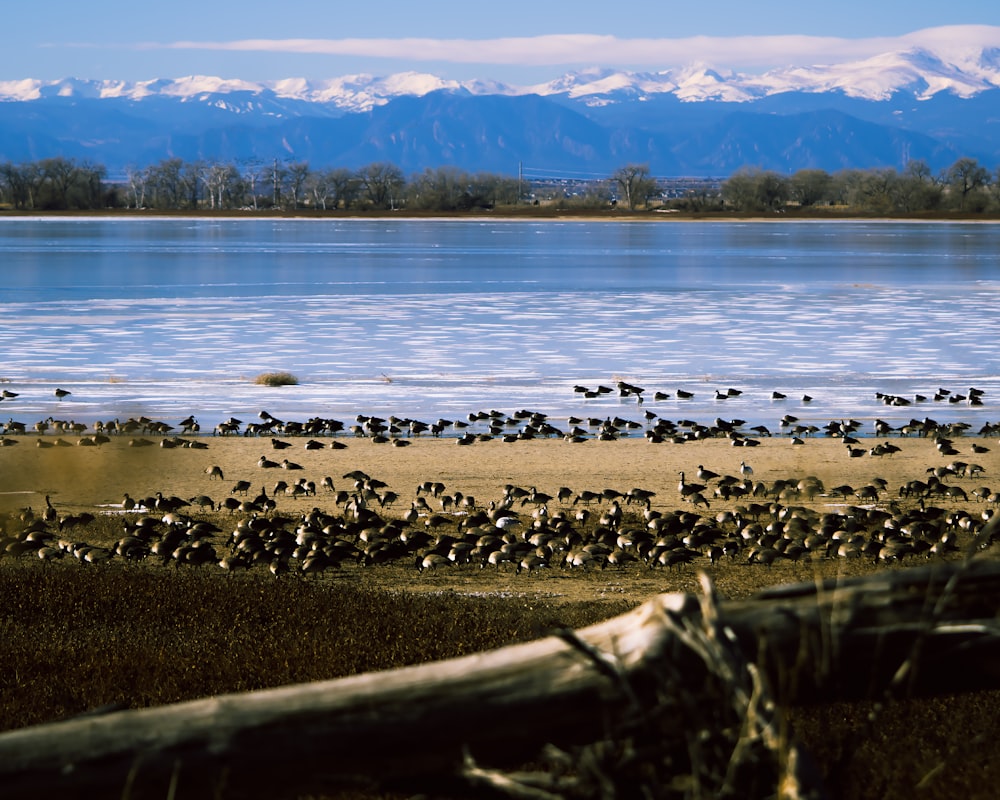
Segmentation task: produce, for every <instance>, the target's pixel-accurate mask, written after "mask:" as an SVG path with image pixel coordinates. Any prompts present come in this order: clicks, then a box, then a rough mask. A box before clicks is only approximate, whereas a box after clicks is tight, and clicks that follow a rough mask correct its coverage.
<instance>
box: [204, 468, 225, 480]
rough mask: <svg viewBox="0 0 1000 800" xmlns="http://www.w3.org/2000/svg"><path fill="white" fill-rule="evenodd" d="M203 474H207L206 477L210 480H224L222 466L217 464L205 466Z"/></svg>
mask: <svg viewBox="0 0 1000 800" xmlns="http://www.w3.org/2000/svg"><path fill="white" fill-rule="evenodd" d="M205 474H206V475H208V479H209V480H210V481H211V480H215V479H218V480H220V481H221V480H225V476H224V475H223V474H222V467H220V466H219V465H218V464H213V465H212V466H211V467H205Z"/></svg>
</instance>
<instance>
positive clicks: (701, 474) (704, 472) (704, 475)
mask: <svg viewBox="0 0 1000 800" xmlns="http://www.w3.org/2000/svg"><path fill="white" fill-rule="evenodd" d="M695 477H697V478H698V480H700V481H705V482H706V483H707V482H708V481H712V480H715V479H716V478H718V477H719V474H718V473H717V472H712V470H710V469H705V467H704V466H702V465H701V464H699V465H698V471H697V472H696V473H695Z"/></svg>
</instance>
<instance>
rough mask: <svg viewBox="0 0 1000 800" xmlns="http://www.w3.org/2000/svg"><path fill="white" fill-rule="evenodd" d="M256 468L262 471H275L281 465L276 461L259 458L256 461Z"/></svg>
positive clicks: (263, 457) (264, 457)
mask: <svg viewBox="0 0 1000 800" xmlns="http://www.w3.org/2000/svg"><path fill="white" fill-rule="evenodd" d="M257 466H258V467H261V468H262V469H277V468H278V467H280V466H281V465H280V464H279V463H278V462H277V461H271V460H270V459H269V458H267V457H266V456H261V457H260V458H259V459H258V460H257Z"/></svg>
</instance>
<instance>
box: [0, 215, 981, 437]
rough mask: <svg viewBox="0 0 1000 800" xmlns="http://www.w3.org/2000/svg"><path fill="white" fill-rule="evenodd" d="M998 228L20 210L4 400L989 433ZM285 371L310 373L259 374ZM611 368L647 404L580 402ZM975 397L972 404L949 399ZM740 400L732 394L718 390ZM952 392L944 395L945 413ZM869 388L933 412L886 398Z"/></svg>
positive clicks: (7, 411) (207, 413) (86, 408)
mask: <svg viewBox="0 0 1000 800" xmlns="http://www.w3.org/2000/svg"><path fill="white" fill-rule="evenodd" d="M998 230H1000V229H998V228H997V226H996V225H992V224H978V223H952V222H947V223H946V222H940V223H939V222H933V223H932V222H928V223H910V222H893V221H873V222H857V221H836V222H820V221H816V222H814V221H809V222H798V221H781V222H714V221H713V222H704V223H702V222H680V221H667V220H663V221H655V222H622V223H617V222H603V221H602V222H587V221H566V222H560V221H548V220H546V221H537V222H531V221H507V220H499V219H498V220H482V219H476V220H454V221H444V220H431V221H426V220H396V219H382V220H290V219H259V218H258V219H253V220H236V219H176V218H171V219H128V218H73V219H67V218H6V219H2V220H0V272H2V277H3V280H2V286H0V302H2V311H0V380H2V381H3V383H2V384H0V387H2V388H5V389H7V390H8V391H11V392H16V393H18V395H19V396H18V397H16V398H9V399H5V400H3V401H0V419H3V420H6V419H9V418H13V419H15V420H19V421H23V422H28V423H33V422H34V421H36V420H37V419H43V418H46V417H48V416H52V417H55V418H57V419H74V420H76V421H82V422H86V423H88V424H89V423H92V422H93V421H94V420H96V419H108V418H113V417H117V418H119V419H125V418H128V417H132V416H141V415H145V416H149V417H152V418H154V419H163V420H166V421H168V422H176V421H177V420H179V419H181V418H183V417H185V416H187V415H188V414H194V415H195V416H196V417H198V419H199V421H200V422H201V423H202V427H203V429H204V430H210V429H211V427H213V426H214V425H215V424H216V423H217V422H219V421H221V420H223V419H226V418H228V417H230V416H236V417H239V418H240V419H243V420H245V421H246V420H249V419H253V418H254V417H255V416H256V415H257V413H258V412H259V411H260V410H261V409H266V410H267V411H268V412H270V413H272V414H274V415H275V416H277V417H279V418H282V419H306V418H308V417H312V416H322V417H333V418H337V419H341V420H344V421H353V419H354V418H355V416H356V415H358V414H365V415H376V416H381V417H388V416H390V415H396V416H399V417H404V418H416V419H422V420H429V421H433V420H436V419H438V418H446V419H459V418H461V419H465V418H466V416H467V415H468V414H469V413H474V412H478V411H482V410H492V409H499V410H501V411H503V412H505V413H512V412H514V411H516V410H519V409H529V410H532V411H540V412H543V413H546V414H548V415H550V416H551V417H552V418H554V419H555V420H565V419H566V418H567V417H569V416H571V415H577V416H582V417H594V418H602V419H603V418H606V417H609V416H621V417H623V418H631V419H636V420H642V418H643V415H644V412H646V411H649V412H652V413H655V414H657V415H659V416H661V417H665V418H668V419H675V420H676V419H682V418H683V419H694V420H696V421H699V422H705V423H710V422H712V421H713V420H714V419H715V418H717V417H719V418H723V419H733V418H738V419H743V420H746V421H747V423H748V424H749V425H755V424H764V425H767V426H769V427H772V429H774V428H776V427H777V423H778V420H779V419H780V418H781V417H782V416H783V415H785V414H791V415H794V416H796V417H798V418H799V419H800V420H802V421H812V422H816V423H817V424H823V423H825V422H826V421H828V420H831V419H844V418H848V417H853V418H861V419H865V420H871V419H874V418H876V417H878V418H882V419H886V420H889V421H890V422H892V423H893V424H899V423H900V422H901V421H906V420H909V419H910V418H913V417H916V418H923V417H925V416H930V417H932V418H934V419H936V420H939V421H955V420H962V421H969V422H970V423H972V424H974V425H976V427H977V428H978V427H979V426H981V425H982V424H983V423H984V422H986V421H996V420H998V419H1000V414H998V413H997V412H996V410H995V408H994V407H993V405H994V403H996V402H997V400H998V398H1000V377H998V375H1000V357H998V354H997V339H998V334H1000V322H998V321H997V309H998V307H1000V302H998V301H1000V259H998V236H997V234H998ZM279 370H280V371H288V372H291V373H293V374H294V375H296V376H297V377H298V379H299V381H300V383H299V385H298V386H289V387H282V388H268V387H262V386H257V385H255V384H254V383H253V379H254V377H255V376H256V375H258V374H260V373H263V372H269V371H279ZM619 380H622V381H626V382H628V383H631V384H633V385H637V386H640V387H642V388H644V389H645V392H644V393H643V398H644V402H643V403H642V404H641V406H640V405H639V403H638V402H637V400H636V398H635V396H630V397H627V398H621V397H619V395H618V392H617V391H614V392H612V393H611V394H607V395H601V396H599V397H596V398H585V397H584V396H583V395H582V394H581V393H579V392H575V391H574V387H575V386H578V385H580V386H586V387H588V388H596V387H597V386H598V385H605V386H608V387H611V388H614V387H615V384H616V382H617V381H619ZM973 386H974V387H976V388H978V389H982V390H983V391H985V392H986V394H985V395H984V403H983V405H982V406H970V405H969V404H968V402H967V401H954V398H955V395H966V394H967V392H968V389H969V388H970V387H973ZM56 387H61V388H64V389H66V390H69V391H70V392H72V394H71V395H69V396H68V397H66V398H65V399H64V400H61V401H60V400H57V399H56V398H55V397H54V394H53V393H54V390H55V388H56ZM730 387H732V388H735V389H738V390H739V391H741V392H742V393H741V394H739V395H738V396H728V395H727V397H726V399H725V400H719V399H717V397H718V396H719V395H718V392H722V393H723V394H726V390H728V389H729V388H730ZM678 389H683V390H685V391H688V392H691V393H693V395H694V396H693V397H691V398H689V399H680V398H678V397H677V396H676V392H677V390H678ZM939 389H946V390H948V391H949V392H951V394H950V395H948V396H947V397H942V398H941V399H939V400H937V401H935V400H934V399H933V395H934V393H935V392H937V391H938V390H939ZM657 392H659V393H662V394H663V395H666V396H667V397H666V399H662V400H654V396H655V394H656V393H657ZM773 392H780V393H782V394H785V395H786V396H787V397H786V398H785V399H779V400H775V399H772V393H773ZM877 393H884V394H892V395H898V396H901V397H906V398H909V399H910V400H914V399H915V397H916V395H918V394H920V395H925V396H927V397H928V399H927V400H926V401H925V402H922V403H916V402H914V404H913V405H911V406H906V407H888V406H886V405H884V403H883V402H882V401H881V400H880V399H879V398H878V397H877ZM805 395H808V396H810V397H812V400H811V402H808V403H806V402H803V400H802V398H803V396H805Z"/></svg>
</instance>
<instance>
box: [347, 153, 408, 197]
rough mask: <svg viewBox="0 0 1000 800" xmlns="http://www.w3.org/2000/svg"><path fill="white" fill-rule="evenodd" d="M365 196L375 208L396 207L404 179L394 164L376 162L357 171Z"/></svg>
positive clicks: (404, 183) (404, 182)
mask: <svg viewBox="0 0 1000 800" xmlns="http://www.w3.org/2000/svg"><path fill="white" fill-rule="evenodd" d="M358 178H359V180H360V181H361V187H362V189H364V194H365V198H366V199H367V200H368V202H369V203H370V204H371V205H373V206H375V207H376V208H392V209H395V208H396V203H397V202H398V200H399V198H400V196H401V194H402V190H403V187H404V186H405V185H406V180H405V179H404V178H403V173H402V172H401V171H400V169H399V167H397V166H396V165H395V164H389V163H387V162H384V161H382V162H378V163H375V164H369V165H368V166H366V167H362V168H361V170H360V171H359V172H358Z"/></svg>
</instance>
